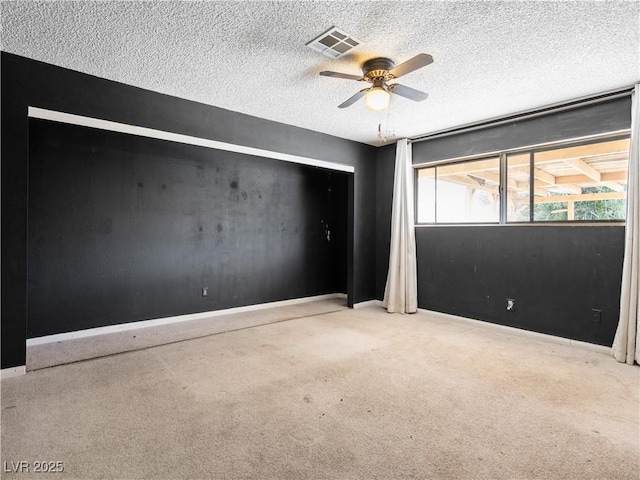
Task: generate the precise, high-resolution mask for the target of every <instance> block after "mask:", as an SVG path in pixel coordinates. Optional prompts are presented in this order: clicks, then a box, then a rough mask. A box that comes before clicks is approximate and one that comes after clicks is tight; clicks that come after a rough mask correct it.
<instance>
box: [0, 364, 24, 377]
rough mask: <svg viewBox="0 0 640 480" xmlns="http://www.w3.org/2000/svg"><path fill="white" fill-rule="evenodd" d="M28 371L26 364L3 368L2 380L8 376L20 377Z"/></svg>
mask: <svg viewBox="0 0 640 480" xmlns="http://www.w3.org/2000/svg"><path fill="white" fill-rule="evenodd" d="M26 373H27V367H26V365H20V366H19V367H11V368H3V369H2V370H0V380H5V379H7V378H13V377H20V376H22V375H24V374H26Z"/></svg>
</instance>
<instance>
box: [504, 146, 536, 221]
mask: <svg viewBox="0 0 640 480" xmlns="http://www.w3.org/2000/svg"><path fill="white" fill-rule="evenodd" d="M530 165H531V154H530V153H529V152H527V153H515V154H509V155H507V222H528V221H529V206H530V204H531V182H530V181H529V178H530V175H531V166H530Z"/></svg>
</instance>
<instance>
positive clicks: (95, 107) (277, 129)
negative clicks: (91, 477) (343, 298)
mask: <svg viewBox="0 0 640 480" xmlns="http://www.w3.org/2000/svg"><path fill="white" fill-rule="evenodd" d="M1 62H2V65H1V73H2V82H1V88H2V98H1V100H2V124H1V127H2V132H1V133H2V144H1V149H2V150H1V154H2V242H1V246H2V325H1V328H2V332H1V333H2V365H1V366H2V368H9V367H13V366H18V365H24V364H25V352H26V345H25V341H26V338H27V311H28V304H27V271H28V268H29V267H28V248H27V245H28V244H27V236H28V234H27V232H28V228H27V227H28V218H29V204H28V184H29V175H28V174H29V168H28V160H29V155H28V148H29V144H30V142H29V121H28V118H27V111H28V107H29V106H34V107H40V108H46V109H51V110H57V111H62V112H67V113H73V114H77V115H84V116H89V117H94V118H101V119H105V120H111V121H116V122H122V123H127V124H132V125H140V126H145V127H149V128H155V129H159V130H165V131H170V132H175V133H181V134H186V135H193V136H197V137H201V138H208V139H212V140H219V141H223V142H228V143H233V144H237V145H245V146H249V147H256V148H261V149H264V150H271V151H276V152H282V153H289V154H293V155H300V156H306V157H310V158H317V159H321V160H328V161H332V162H338V163H343V164H347V165H352V166H354V168H355V174H353V175H349V178H348V179H347V180H346V184H347V185H346V186H345V185H338V187H337V188H343V189H346V190H347V197H348V199H347V203H348V208H347V210H346V213H345V212H342V215H345V216H346V219H347V238H346V243H347V252H346V257H347V275H346V277H347V278H346V282H347V285H346V287H347V291H348V294H349V303H350V304H353V303H357V302H362V301H366V300H370V299H372V298H374V297H375V242H372V241H371V239H372V238H374V236H375V223H376V222H375V209H373V208H371V205H374V204H375V178H376V173H375V149H374V148H373V147H370V146H367V145H362V144H358V143H355V142H350V141H347V140H344V139H339V138H336V137H331V136H328V135H324V134H321V133H317V132H313V131H309V130H304V129H301V128H297V127H293V126H290V125H284V124H279V123H276V122H270V121H266V120H262V119H259V118H255V117H251V116H247V115H242V114H238V113H236V112H231V111H228V110H223V109H219V108H215V107H211V106H208V105H204V104H200V103H197V102H192V101H188V100H185V99H180V98H176V97H171V96H167V95H162V94H159V93H156V92H151V91H148V90H143V89H139V88H135V87H131V86H128V85H124V84H120V83H117V82H112V81H109V80H106V79H101V78H97V77H93V76H90V75H85V74H82V73H78V72H74V71H71V70H68V69H64V68H60V67H56V66H53V65H49V64H45V63H42V62H37V61H33V60H30V59H26V58H23V57H19V56H16V55H13V54H9V53H6V52H2V53H1ZM229 161H232V160H229ZM243 181H245V180H243V179H241V178H239V185H242V184H243ZM323 182H324V180H323ZM142 183H144V181H143V182H142ZM340 183H341V182H338V184H340ZM165 184H166V183H165ZM160 185H161V183H160ZM136 188H137V187H136ZM240 193H241V192H240ZM105 217H106V215H105ZM95 221H96V222H97V224H96V225H95V228H98V229H100V228H102V229H103V230H104V231H106V230H108V228H109V226H108V221H107V220H105V221H104V223H100V220H98V219H95ZM216 225H217V223H216ZM209 228H211V226H210V225H209ZM202 233H204V231H203V232H202ZM29 280H30V282H34V281H37V278H33V277H30V278H29ZM195 280H196V279H195V278H194V281H195ZM197 280H201V279H197ZM32 285H33V283H32ZM340 289H341V290H342V288H340ZM190 291H191V290H190ZM197 292H198V289H196V293H197ZM280 296H281V290H278V291H277V292H276V293H274V298H275V297H278V298H279V297H280ZM295 296H296V294H295V292H294V291H292V292H290V294H289V295H288V297H289V298H294V297H295ZM253 298H255V297H252V299H253ZM243 301H244V300H238V302H239V303H237V304H240V303H242V302H243ZM247 301H249V302H251V301H253V300H247ZM194 302H200V303H198V304H197V305H198V307H194V306H193V305H195V303H194V304H192V305H191V306H190V307H188V308H186V307H182V306H181V307H180V309H181V310H182V309H183V308H184V310H186V311H181V312H175V311H173V307H172V308H171V311H169V310H167V311H166V312H163V313H162V315H163V316H164V315H170V314H175V313H188V312H190V311H196V310H200V308H199V306H201V305H202V298H201V297H199V298H198V299H197V300H196V299H194ZM176 305H177V304H176ZM202 306H203V308H202V310H207V309H208V307H205V306H204V305H202ZM202 310H201V311H202ZM156 313H157V312H156ZM154 315H155V313H154ZM141 316H147V313H144V314H141ZM104 321H111V320H110V319H106V320H105V319H100V320H99V321H98V322H99V323H103V322H104ZM118 321H125V322H126V321H131V319H119V320H118ZM45 330H46V331H50V332H53V331H55V330H56V329H54V328H50V327H47V328H46V329H45ZM45 330H43V331H45Z"/></svg>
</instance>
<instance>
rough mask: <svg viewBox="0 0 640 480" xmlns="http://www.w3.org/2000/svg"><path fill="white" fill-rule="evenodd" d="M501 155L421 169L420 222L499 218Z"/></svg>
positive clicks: (419, 171) (453, 221)
mask: <svg viewBox="0 0 640 480" xmlns="http://www.w3.org/2000/svg"><path fill="white" fill-rule="evenodd" d="M499 190H500V157H492V158H486V159H482V160H474V161H470V162H460V163H453V164H446V165H438V166H435V167H428V168H421V169H420V170H418V189H417V191H418V209H417V210H418V223H487V222H498V221H499V219H500V193H499Z"/></svg>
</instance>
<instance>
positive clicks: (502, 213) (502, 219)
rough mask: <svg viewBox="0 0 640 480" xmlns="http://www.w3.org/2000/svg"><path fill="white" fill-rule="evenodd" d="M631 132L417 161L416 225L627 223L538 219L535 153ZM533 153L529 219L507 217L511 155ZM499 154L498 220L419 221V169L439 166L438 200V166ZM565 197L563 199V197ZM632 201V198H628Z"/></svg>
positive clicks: (620, 223) (620, 137) (618, 223)
mask: <svg viewBox="0 0 640 480" xmlns="http://www.w3.org/2000/svg"><path fill="white" fill-rule="evenodd" d="M630 136H631V129H622V130H617V131H613V132H606V133H600V134H595V135H589V136H583V137H576V138H571V139H566V140H561V141H555V142H547V143H539V144H535V145H527V146H523V147H517V148H509V149H504V150H497V151H493V152H485V153H479V154H474V155H467V156H462V157H455V158H447V159H442V160H436V161H432V162H422V163H416V164H413V165H412V167H413V173H414V175H413V182H414V183H413V186H414V194H413V197H414V199H413V201H414V225H415V226H416V227H438V226H509V225H513V226H523V225H526V226H545V225H546V226H548V225H557V226H571V225H589V224H593V225H601V226H602V225H612V226H624V225H625V223H626V218H625V219H624V220H615V219H613V220H611V219H605V220H552V221H549V220H546V221H545V220H534V216H535V212H534V208H533V207H534V206H535V202H534V188H535V181H532V179H534V180H535V178H534V168H535V154H536V153H539V152H544V151H550V150H556V149H559V148H569V147H579V146H582V145H589V144H592V143H600V142H606V141H614V140H623V139H628V138H630ZM524 153H529V155H530V158H529V191H530V193H529V198H530V200H529V201H530V204H529V220H528V221H522V220H520V221H507V210H508V204H507V191H506V189H505V185H506V184H507V159H508V156H509V155H513V154H524ZM496 157H499V159H500V172H499V175H500V185H499V186H498V195H499V202H500V204H499V220H498V221H497V222H438V221H437V215H436V217H435V222H418V207H419V205H418V175H419V171H420V170H422V169H427V168H436V175H435V178H436V187H435V188H436V190H435V195H434V198H435V199H436V200H437V167H438V166H442V165H455V164H462V163H467V162H473V161H477V160H488V159H494V158H496ZM559 201H561V200H559ZM626 201H628V199H626ZM434 211H435V212H437V205H434Z"/></svg>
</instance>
